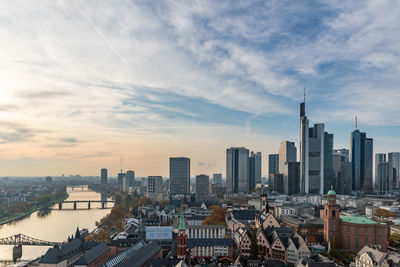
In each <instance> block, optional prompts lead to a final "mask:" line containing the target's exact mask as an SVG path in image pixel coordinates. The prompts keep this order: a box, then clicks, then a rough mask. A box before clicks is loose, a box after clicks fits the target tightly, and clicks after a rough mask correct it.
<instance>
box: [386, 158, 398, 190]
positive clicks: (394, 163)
mask: <svg viewBox="0 0 400 267" xmlns="http://www.w3.org/2000/svg"><path fill="white" fill-rule="evenodd" d="M388 161H389V163H390V164H392V167H393V183H394V184H395V187H394V188H396V189H399V187H400V175H399V171H400V153H399V152H391V153H389V154H388Z"/></svg>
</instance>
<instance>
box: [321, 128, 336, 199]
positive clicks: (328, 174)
mask: <svg viewBox="0 0 400 267" xmlns="http://www.w3.org/2000/svg"><path fill="white" fill-rule="evenodd" d="M331 186H334V187H335V186H336V179H335V173H334V171H333V134H331V133H327V132H325V137H324V192H323V193H324V194H325V193H326V192H328V191H329V190H330V188H331ZM335 188H336V187H335Z"/></svg>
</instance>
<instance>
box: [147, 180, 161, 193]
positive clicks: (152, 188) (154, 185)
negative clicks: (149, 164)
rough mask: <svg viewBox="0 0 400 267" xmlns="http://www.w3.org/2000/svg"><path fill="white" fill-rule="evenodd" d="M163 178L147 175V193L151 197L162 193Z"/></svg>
mask: <svg viewBox="0 0 400 267" xmlns="http://www.w3.org/2000/svg"><path fill="white" fill-rule="evenodd" d="M162 184H163V179H162V177H161V176H149V177H147V194H148V196H149V197H153V196H154V195H156V194H161V193H162Z"/></svg>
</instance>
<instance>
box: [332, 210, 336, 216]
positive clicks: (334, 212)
mask: <svg viewBox="0 0 400 267" xmlns="http://www.w3.org/2000/svg"><path fill="white" fill-rule="evenodd" d="M335 216H336V210H332V217H333V218H335Z"/></svg>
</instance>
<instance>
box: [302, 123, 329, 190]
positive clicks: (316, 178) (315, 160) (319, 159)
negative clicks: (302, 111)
mask: <svg viewBox="0 0 400 267" xmlns="http://www.w3.org/2000/svg"><path fill="white" fill-rule="evenodd" d="M308 144H309V147H308V150H309V153H308V162H309V165H308V172H309V174H308V175H309V184H308V186H307V187H308V189H309V191H308V192H306V193H311V194H323V193H324V192H323V191H324V152H325V150H324V146H325V126H324V124H323V123H317V124H314V127H311V128H310V129H309V140H308Z"/></svg>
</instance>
